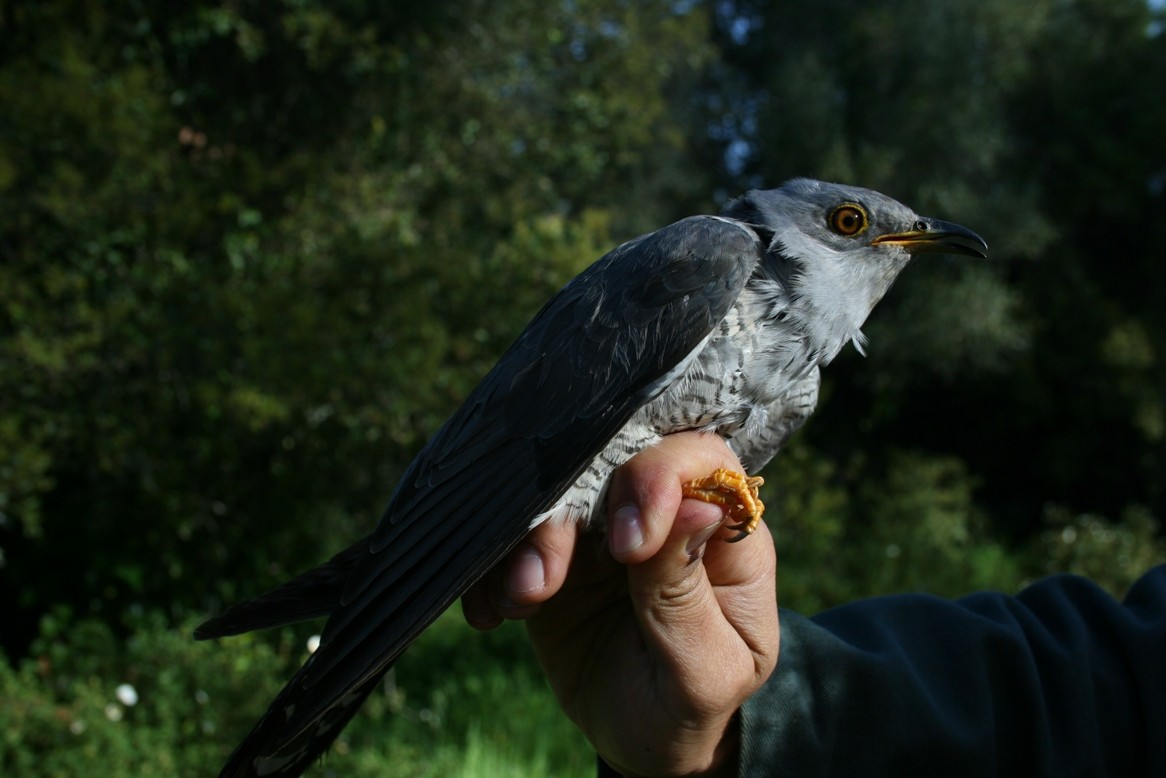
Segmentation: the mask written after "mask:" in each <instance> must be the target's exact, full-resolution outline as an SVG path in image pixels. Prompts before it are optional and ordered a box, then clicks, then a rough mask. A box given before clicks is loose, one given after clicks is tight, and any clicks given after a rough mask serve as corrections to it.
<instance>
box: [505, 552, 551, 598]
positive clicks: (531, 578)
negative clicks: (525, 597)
mask: <svg viewBox="0 0 1166 778" xmlns="http://www.w3.org/2000/svg"><path fill="white" fill-rule="evenodd" d="M546 585H547V573H546V570H545V568H543V558H542V557H541V556H540V555H539V553H538V552H537V551H535V550H534V549H533V548H531V547H530V546H526V547H524V548H523V549H522V550H521V551H519V553H518V554H517V555H516V556H515V557H514V561H513V562H512V563H511V565H510V570H509V571H508V572H507V574H506V591H508V592H512V593H513V594H525V593H526V592H531V591H534V590H535V589H541V588H543V587H544V586H546Z"/></svg>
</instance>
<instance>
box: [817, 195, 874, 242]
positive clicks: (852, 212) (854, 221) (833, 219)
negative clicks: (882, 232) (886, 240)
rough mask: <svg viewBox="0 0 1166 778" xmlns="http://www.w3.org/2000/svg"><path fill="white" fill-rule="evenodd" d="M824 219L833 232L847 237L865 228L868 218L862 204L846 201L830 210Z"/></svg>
mask: <svg viewBox="0 0 1166 778" xmlns="http://www.w3.org/2000/svg"><path fill="white" fill-rule="evenodd" d="M826 221H827V224H829V226H830V229H832V230H834V232H837V233H838V234H839V235H845V236H846V237H848V238H849V237H852V236H854V235H857V234H858V233H860V232H862V231H863V230H865V229H866V227H867V221H868V220H867V217H866V211H865V210H863V208H862V206H860V205H854V204H852V203H848V204H847V205H840V206H838V207H837V208H835V209H834V210H833V211H831V212H830V217H829V218H828V219H827V220H826Z"/></svg>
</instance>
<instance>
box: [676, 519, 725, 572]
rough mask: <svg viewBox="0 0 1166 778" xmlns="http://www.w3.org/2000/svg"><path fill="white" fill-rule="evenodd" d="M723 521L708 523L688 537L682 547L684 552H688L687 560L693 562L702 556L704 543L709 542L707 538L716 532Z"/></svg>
mask: <svg viewBox="0 0 1166 778" xmlns="http://www.w3.org/2000/svg"><path fill="white" fill-rule="evenodd" d="M723 523H724V522H720V521H718V522H717V523H716V524H710V525H708V526H707V527H705V528H704V529H702V530H700V531H699V532H697V533H696V534H695V535H693V536H692V537H691V538H689V539H688V544H687V545H686V546H685V547H684V552H685V553H686V554H688V561H690V562H695V561H696V560H698V559H700V558H701V557H702V556H704V544H705V543H708V542H709V539H710V538H711V537H712V536H713V535H715V534H716V533H717V530H719V529H720V528H721V524H723Z"/></svg>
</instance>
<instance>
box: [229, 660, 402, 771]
mask: <svg viewBox="0 0 1166 778" xmlns="http://www.w3.org/2000/svg"><path fill="white" fill-rule="evenodd" d="M310 666H311V661H310V660H309V662H308V664H307V665H305V666H304V667H303V668H301V670H300V672H299V673H297V674H296V676H295V677H294V678H292V680H291V682H289V683H288V685H287V686H285V687H284V689H283V691H281V692H280V693H279V696H278V697H276V699H275V701H274V702H273V703H272V704H271V707H270V708H268V709H267V712H266V713H265V714H264V715H263V718H261V719H260V720H259V722H258V723H257V724H256V725H255V727H254V729H252V730H251V733H250V734H249V735H248V736H247V737H246V738H244V739H243V742H242V743H240V744H239V747H238V748H236V749H235V751H234V753H232V754H231V757H230V759H228V760H227V764H226V765H225V766H224V767H223V769H222V771H221V772H220V773H219V778H259V777H260V776H263V777H264V778H279V776H289V777H290V776H298V775H300V774H301V773H303V772H304V771H305V770H307V769H308V768H309V767H311V766H312V763H313V762H315V761H316V760H317V759H319V758H320V757H321V755H322V754H324V752H326V751H327V750H328V747H329V746H330V745H331V744H332V741H333V740H335V739H336V737H337V736H338V735H339V734H340V732H341V731H342V730H343V729H344V727H345V726H347V725H348V722H349V721H350V720H351V719H352V717H353V716H355V715H356V712H357V711H358V710H360V706H361V705H362V704H363V703H364V701H365V700H366V699H367V698H368V696H369V694H371V693H372V691H373V689H375V688H376V687H377V685H378V684H379V683H380V681H381V678H383V677H384V675H385V671H381V672H379V673H376V674H375V675H373V676H372V677H370V678H368V679H367V680H366V681H364V682H362V683H361V684H360V685H359V686H357V687H356V688H354V689H353V690H352V691H351V692H349V693H348V694H346V695H345V696H344V697H342V698H341V699H339V700H337V701H336V703H335V704H334V705H333V706H332V707H331V708H329V709H328V711H327V713H325V715H323V716H322V717H320V719H319V720H318V721H316V722H315V724H314V725H313V726H312V727H310V728H309V729H306V730H304V731H303V732H301V733H299V734H298V735H296V736H295V737H293V738H291V739H289V740H287V741H286V742H282V743H281V742H280V740H281V738H282V735H283V734H285V729H286V724H287V721H288V719H289V718H291V716H292V714H293V712H294V711H295V708H296V704H297V702H299V701H300V699H301V698H302V697H303V695H304V694H305V691H304V689H303V686H302V683H301V681H302V680H303V676H304V674H305V671H306V670H307V669H308V668H309V667H310ZM386 670H387V668H386ZM272 743H279V746H278V747H277V749H276V750H274V751H271V749H270V746H271V744H272Z"/></svg>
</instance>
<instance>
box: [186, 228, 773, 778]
mask: <svg viewBox="0 0 1166 778" xmlns="http://www.w3.org/2000/svg"><path fill="white" fill-rule="evenodd" d="M762 252H763V247H762V245H761V243H760V241H759V240H758V239H757V237H756V235H754V234H753V233H752V232H751V231H750V230H748V229H746V228H744V227H742V226H741V225H739V224H736V223H733V222H730V221H728V220H725V219H720V218H715V217H693V218H690V219H685V220H683V221H680V222H677V223H676V224H673V225H671V226H669V227H665V228H664V229H662V230H659V231H657V232H654V233H651V234H650V235H646V236H643V237H641V238H638V239H636V240H634V241H631V242H629V243H626V244H624V245H623V246H620V247H619V248H617V249H615V250H614V251H612V252H611V253H609V254H607V255H606V256H604V257H603V258H602V259H600V260H599V261H597V262H596V263H595V264H593V265H592V266H591V267H589V268H588V269H587V270H585V271H584V272H583V273H582V274H580V275H579V276H578V277H577V278H575V280H573V281H572V282H571V283H570V284H568V285H567V286H566V287H564V288H563V290H562V291H560V292H559V293H558V294H557V295H556V296H555V297H554V298H553V299H552V300H551V301H550V302H549V303H547V305H546V306H545V307H544V308H543V309H542V311H540V312H539V314H538V315H537V316H536V317H535V319H534V320H533V321H532V322H531V324H530V325H529V326H528V327H527V329H526V330H525V331H524V332H523V333H522V335H521V336H520V337H519V339H518V341H517V342H516V343H515V344H514V345H513V346H512V347H511V348H510V349H509V350H508V351H507V352H506V354H505V355H504V356H503V357H502V359H501V360H500V361H499V362H498V364H497V365H496V366H495V367H494V369H493V370H491V371H490V373H489V374H488V375H487V376H486V377H485V378H484V379H483V380H482V382H481V383H480V384H479V385H478V387H477V388H476V389H475V390H474V391H473V392H472V393H471V394H470V396H469V397H468V398H467V400H466V402H465V403H464V404H463V405H462V407H461V408H460V409H459V410H458V411H457V412H456V413H455V414H454V415H453V416H452V417H451V418H450V419H449V421H447V422H446V423H445V425H443V426H442V428H441V429H440V430H438V432H437V433H436V435H434V437H433V439H432V440H431V441H430V442H429V443H428V444H427V445H426V447H425V448H424V450H422V452H421V453H420V454H419V455H418V457H417V458H416V460H414V462H413V463H412V464H411V465H410V466H409V468H408V470H407V471H406V473H405V475H404V477H403V478H402V480H401V482H400V484H399V485H398V487H397V490H396V492H395V493H394V494H393V496H392V498H391V500H390V503H389V507H388V508H387V510H386V511H385V514H384V517H383V518H382V519H381V522H380V524H379V525H378V527H377V529H376V531H375V532H374V533H373V535H372V536H371V537H370V538H367V539H366V540H364V541H361V543H360V544H357V546H354V547H353V548H352V549H349V550H347V551H345V552H342V553H341V554H340V555H338V556H337V557H336V558H334V559H333V562H331V563H329V565H331V567H330V569H329V572H328V575H326V576H324V577H322V578H321V580H326V581H327V585H328V586H330V587H331V589H330V590H329V593H328V595H327V597H323V598H322V597H319V596H316V597H314V598H312V597H309V598H308V599H309V600H311V602H312V607H311V608H309V609H308V610H311V611H312V612H319V611H320V602H321V601H323V600H327V599H328V598H329V597H333V596H335V597H337V601H336V607H335V608H334V610H333V612H332V615H331V618H330V619H329V621H328V623H327V625H326V627H325V629H324V633H323V636H322V639H321V644H320V648H319V650H317V652H316V653H315V654H313V655H312V657H311V658H310V659H309V660H308V662H307V663H306V664H305V665H304V667H303V668H301V670H300V671H299V672H298V673H297V674H296V676H295V677H293V678H292V680H291V681H290V682H289V683H288V685H287V686H286V687H285V688H284V690H283V691H282V692H281V693H280V695H279V696H278V697H277V698H276V700H275V702H273V703H272V706H271V707H270V708H269V710H268V712H267V714H265V715H264V717H263V718H262V719H261V720H260V722H259V724H257V725H256V727H255V729H254V730H252V732H251V734H250V735H249V736H248V737H247V739H246V740H245V741H244V742H243V744H242V745H240V746H239V748H238V749H237V750H236V752H235V753H234V754H233V755H232V758H231V761H230V763H229V764H228V765H227V767H225V768H224V770H223V772H222V774H221V775H222V776H234V775H252V774H255V773H254V772H253V771H254V770H255V769H256V768H260V769H262V770H264V774H268V775H298V774H299V773H300V772H302V770H304V769H305V768H306V767H307V766H308V765H309V764H310V763H311V761H312V760H313V759H315V757H316V756H317V755H318V754H320V753H322V752H323V751H324V750H325V749H326V748H327V747H328V745H329V744H330V743H331V741H332V740H333V739H334V738H335V737H336V735H337V734H338V733H339V732H340V730H341V729H342V728H343V726H344V724H346V723H347V721H348V719H349V718H351V716H352V715H353V714H354V713H355V711H356V709H357V708H358V707H359V705H360V703H361V702H363V700H364V699H365V697H367V695H368V694H369V692H370V691H371V690H372V689H373V688H374V687H375V686H376V683H377V681H378V680H379V679H380V677H381V676H382V675H383V674H384V672H385V671H386V670H387V669H388V668H389V666H390V665H391V664H392V662H393V661H394V660H395V659H396V658H397V657H398V656H399V655H400V653H401V652H402V651H403V650H404V649H405V648H406V647H407V646H408V645H409V643H411V642H412V641H413V640H414V639H415V638H416V637H417V635H418V634H420V632H421V631H422V630H424V629H425V627H427V626H428V625H429V624H430V623H432V621H433V620H434V619H435V618H436V617H437V616H438V615H439V614H440V613H441V612H442V611H443V610H444V609H445V608H446V607H448V606H449V605H450V604H451V603H453V602H454V600H456V599H457V598H458V597H459V596H460V595H461V594H462V593H464V592H465V590H466V589H467V588H469V586H470V585H471V584H472V583H473V582H474V581H476V580H477V579H478V578H480V577H481V576H482V575H483V574H484V573H485V572H486V571H487V570H488V569H489V568H490V567H492V566H493V565H495V564H496V563H497V562H498V561H499V560H501V558H502V557H503V556H505V554H506V553H507V552H509V551H510V549H512V548H513V547H514V546H515V545H516V544H517V543H518V541H519V540H521V539H522V537H523V536H524V535H525V534H526V532H527V531H528V530H529V528H530V526H531V523H532V521H533V519H534V517H535V516H537V515H539V514H540V513H542V512H543V511H545V510H547V509H548V508H550V507H551V506H552V505H553V504H554V503H555V501H556V500H557V499H558V498H559V497H560V496H561V495H562V494H563V493H564V492H565V491H566V489H567V488H568V487H569V486H570V485H571V484H572V483H573V482H574V480H575V479H576V478H577V477H578V475H579V474H580V473H581V471H582V470H583V468H585V467H586V466H587V464H588V462H590V460H591V459H592V458H593V457H594V456H595V455H596V454H597V453H598V452H599V451H600V450H601V449H602V448H603V446H604V445H605V444H606V443H607V442H608V441H609V440H610V439H611V437H613V436H614V435H615V434H616V432H618V430H619V429H620V428H621V427H622V426H623V425H624V423H625V422H626V421H627V419H628V418H629V417H630V416H631V415H632V413H634V412H635V410H636V409H637V408H639V407H640V406H641V405H643V404H644V403H646V402H648V401H649V400H651V399H652V398H653V397H655V396H656V395H658V394H659V393H660V392H662V391H663V390H664V389H665V388H666V384H665V381H664V379H665V377H666V376H669V374H670V371H672V369H673V368H674V367H675V366H676V365H677V364H679V363H680V362H681V361H682V360H684V359H685V357H687V356H688V355H689V354H690V353H691V352H692V351H693V350H694V349H695V348H697V347H698V346H699V345H700V344H701V343H702V342H703V341H704V339H705V337H706V336H707V335H708V334H709V332H711V331H712V329H713V327H714V326H715V325H716V324H717V323H718V322H719V321H720V320H721V318H723V317H724V315H725V314H726V312H727V311H728V310H729V308H730V307H731V306H732V304H733V302H734V301H735V300H736V298H737V296H738V295H739V294H740V292H741V289H742V288H743V286H744V284H745V282H746V280H747V279H748V277H749V275H750V274H751V273H752V272H753V269H754V267H755V266H756V264H757V263H758V261H760V258H761V256H762ZM337 559H342V560H343V562H344V565H345V568H344V572H345V575H337V569H336V567H335V563H336V560H337ZM304 580H309V581H310V580H311V579H310V577H305V576H300V577H299V578H297V579H296V582H300V584H301V585H302V582H303V581H304ZM293 583H295V582H293ZM278 591H279V590H277V592H278ZM280 601H281V600H280V598H279V597H274V598H273V599H272V600H271V602H273V603H275V604H276V605H274V606H273V607H278V603H279V602H280ZM284 601H285V602H286V598H284ZM263 611H264V609H263V608H262V607H259V608H252V611H251V613H250V615H251V617H252V618H254V619H255V621H256V622H259V621H262V623H264V624H273V623H279V618H278V614H276V615H272V614H271V613H264V612H263ZM233 627H234V629H233V631H244V630H245V629H246V628H247V627H246V624H245V623H243V624H239V623H237V622H236V623H235V624H234V625H233ZM209 634H213V631H211V632H210V633H209Z"/></svg>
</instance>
